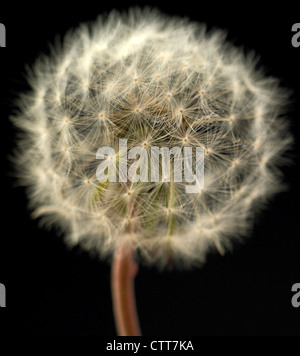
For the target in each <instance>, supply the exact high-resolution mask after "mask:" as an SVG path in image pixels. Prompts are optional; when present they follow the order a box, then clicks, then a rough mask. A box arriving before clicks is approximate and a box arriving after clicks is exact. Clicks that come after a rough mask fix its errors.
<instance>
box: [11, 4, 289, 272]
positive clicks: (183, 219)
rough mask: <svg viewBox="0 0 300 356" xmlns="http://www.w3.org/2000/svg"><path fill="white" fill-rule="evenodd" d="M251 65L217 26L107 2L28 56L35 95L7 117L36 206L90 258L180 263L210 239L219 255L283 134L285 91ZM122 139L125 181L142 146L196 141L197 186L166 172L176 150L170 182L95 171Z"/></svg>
mask: <svg viewBox="0 0 300 356" xmlns="http://www.w3.org/2000/svg"><path fill="white" fill-rule="evenodd" d="M256 64H257V61H256V60H255V58H254V56H253V55H248V56H245V55H244V53H243V52H242V51H241V50H240V49H237V48H234V47H233V46H231V45H230V44H228V43H226V41H225V34H224V33H223V32H222V31H216V30H214V31H211V32H207V31H206V28H205V26H204V25H201V24H197V23H192V22H190V21H188V20H187V19H181V18H178V17H168V16H165V15H162V14H160V13H159V12H158V11H153V10H149V9H148V10H139V9H131V10H130V11H129V12H128V14H119V13H118V12H112V13H111V14H110V15H109V16H108V17H99V18H98V20H97V21H96V22H95V23H93V24H89V25H81V26H80V27H79V29H78V30H77V31H75V32H73V33H71V34H69V35H67V36H66V38H65V40H64V42H63V45H62V46H61V48H59V49H58V48H57V50H54V51H53V53H52V55H51V56H49V57H45V56H44V57H42V58H40V59H39V60H38V61H37V63H36V64H35V66H34V68H33V71H32V72H31V73H30V74H29V81H30V83H31V85H32V91H31V92H30V93H29V94H23V95H21V99H20V102H19V104H18V107H19V111H18V112H17V113H16V114H15V115H14V117H13V121H14V122H15V124H16V125H17V126H19V127H20V128H21V129H22V130H23V131H22V134H21V136H20V138H19V141H18V147H19V154H18V158H17V163H18V168H19V175H20V178H21V182H22V183H23V184H25V185H26V186H28V192H29V197H30V203H31V208H32V209H33V211H34V216H36V217H43V219H42V221H44V222H45V223H47V224H52V223H55V224H57V225H58V226H59V227H60V228H61V229H62V231H63V232H64V234H65V237H66V242H67V243H68V244H70V245H74V244H77V243H79V244H81V246H83V247H84V248H86V249H88V250H89V251H96V252H97V253H99V255H100V256H109V255H110V254H111V253H112V252H114V250H115V249H116V248H118V247H120V246H122V245H131V246H133V247H134V248H137V249H138V251H139V252H140V256H141V259H142V261H147V262H149V263H155V264H157V265H159V266H165V265H167V263H168V261H169V260H170V258H171V259H172V261H174V262H175V263H177V264H178V265H180V266H191V265H193V264H196V263H202V262H204V261H205V256H206V254H207V252H208V251H209V250H210V249H214V248H216V249H217V250H218V251H219V252H220V253H224V252H225V251H226V249H228V248H229V247H230V246H231V243H232V241H233V239H236V238H241V237H242V236H245V235H246V234H247V232H248V230H249V228H250V227H251V217H252V216H253V213H255V212H256V210H257V208H259V207H260V206H261V205H262V203H263V202H264V201H265V200H266V198H268V197H269V196H271V195H272V194H274V193H275V192H276V191H277V190H279V189H281V182H280V173H279V170H278V165H279V163H281V162H282V159H283V154H284V152H285V151H286V150H287V148H288V147H289V145H290V143H291V138H290V135H289V133H288V130H287V125H286V122H285V121H284V119H283V118H282V117H281V115H282V107H283V105H284V104H285V102H286V98H287V96H286V94H285V92H284V91H282V90H281V89H279V85H278V81H277V80H275V79H273V78H265V77H264V74H263V73H262V72H261V71H258V70H257V69H256V66H257V65H256ZM120 139H127V151H126V153H127V154H128V153H129V150H130V149H131V148H133V147H135V148H136V147H143V148H144V149H145V152H146V155H140V156H138V155H137V156H136V161H138V162H139V164H140V166H139V164H137V165H135V166H132V163H133V161H134V160H130V159H129V160H128V162H127V165H128V167H127V168H128V172H127V173H128V174H129V172H130V170H131V173H132V172H133V173H135V174H136V177H138V176H139V173H140V169H141V164H143V163H144V164H146V163H147V164H148V166H149V165H150V161H151V157H150V156H151V153H152V151H151V148H152V147H158V148H159V149H161V148H163V147H165V148H169V149H172V148H173V147H179V148H180V149H181V150H182V152H183V151H184V148H185V147H191V148H193V149H194V150H195V149H196V147H198V148H199V147H200V148H201V149H202V152H203V153H204V185H203V186H201V189H200V190H199V191H198V192H196V193H187V191H186V186H187V185H188V184H191V185H193V184H197V183H198V182H197V181H196V182H194V183H193V182H191V183H187V182H185V181H184V179H183V180H182V182H177V181H175V179H174V178H172V177H173V173H174V171H175V170H176V169H177V171H178V166H176V167H177V168H176V167H175V158H174V159H172V158H171V159H170V172H171V174H170V176H171V178H170V179H169V180H166V179H163V178H164V177H163V173H162V172H160V173H159V178H160V179H159V180H158V181H154V182H153V181H152V182H151V179H150V178H149V181H148V182H147V181H142V179H140V180H138V181H137V182H132V181H130V180H129V179H127V180H125V181H120V179H117V181H116V182H110V181H109V180H107V181H103V182H101V181H99V179H97V174H96V172H97V168H98V167H99V164H100V162H102V161H101V160H100V161H99V159H97V157H96V154H97V151H98V149H99V148H101V147H110V148H113V149H114V150H115V154H113V155H112V156H111V157H110V159H111V160H112V161H113V162H114V161H115V162H116V173H117V175H118V173H121V172H120V167H119V166H118V163H119V162H120V156H121V154H123V153H124V152H121V149H120V146H119V144H120V141H119V140H120ZM193 152H194V151H193ZM107 159H108V157H107ZM180 162H181V163H182V164H181V166H179V167H181V168H179V169H180V170H181V171H180V172H177V173H180V174H182V175H183V176H184V174H185V172H184V157H183V156H182V157H181V161H180ZM194 168H195V167H194ZM148 177H150V170H149V172H148ZM140 178H141V177H140Z"/></svg>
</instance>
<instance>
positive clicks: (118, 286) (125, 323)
mask: <svg viewBox="0 0 300 356" xmlns="http://www.w3.org/2000/svg"><path fill="white" fill-rule="evenodd" d="M137 271H138V265H137V264H136V262H135V261H134V251H133V250H132V249H129V248H125V247H120V248H119V249H118V250H116V252H115V255H114V260H113V264H112V273H111V290H112V302H113V310H114V317H115V325H116V329H117V334H118V335H119V336H141V331H140V326H139V321H138V315H137V309H136V303H135V293H134V278H135V276H136V274H137Z"/></svg>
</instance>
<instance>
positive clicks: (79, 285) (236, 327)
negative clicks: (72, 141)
mask: <svg viewBox="0 0 300 356" xmlns="http://www.w3.org/2000/svg"><path fill="white" fill-rule="evenodd" d="M66 4H67V5H66ZM66 4H65V3H64V2H63V1H60V2H57V3H56V2H55V1H51V2H48V3H45V2H39V3H35V5H33V3H32V4H31V3H29V2H27V4H26V5H23V6H21V5H19V4H18V5H16V4H15V3H12V2H10V3H9V2H7V3H6V4H5V5H4V4H1V10H0V22H1V23H3V24H5V26H6V31H7V47H6V48H0V90H1V96H0V103H1V107H0V114H1V116H0V119H1V122H0V137H1V140H0V145H1V177H0V178H1V185H0V197H1V200H0V201H1V204H0V207H1V215H0V216H1V225H0V234H1V236H0V282H1V283H4V284H5V285H6V288H7V307H6V308H0V317H1V321H0V322H1V324H2V326H3V325H5V327H7V328H8V327H9V330H10V331H12V332H13V333H17V334H25V335H49V334H50V335H66V334H67V335H98V336H99V335H103V336H111V335H115V328H114V324H113V316H112V310H111V300H110V268H109V266H108V264H107V263H106V262H103V261H99V260H98V259H96V258H92V257H90V256H89V255H88V254H87V253H86V252H83V251H81V250H80V249H79V248H75V249H74V250H72V251H70V250H68V249H67V248H66V247H65V245H64V243H63V241H62V239H61V238H58V237H57V234H56V232H55V231H51V232H49V231H45V230H44V229H40V228H39V227H38V224H37V221H33V220H31V219H30V217H29V213H28V210H27V207H26V204H27V199H26V195H25V192H24V189H23V188H19V187H17V188H16V187H14V186H13V179H12V177H11V174H10V172H11V170H12V167H11V166H10V164H9V161H8V160H7V157H8V155H9V153H10V152H11V151H12V148H13V146H14V129H13V127H12V125H11V124H10V122H9V120H8V115H9V113H10V112H11V111H12V110H13V107H14V98H15V97H16V94H17V93H18V92H19V91H22V90H26V89H27V88H28V87H27V84H26V80H25V78H24V73H25V70H24V65H25V64H26V63H28V64H31V63H33V61H34V60H35V58H36V57H37V56H38V54H39V53H40V52H47V50H48V43H49V42H50V43H51V42H53V41H54V39H55V37H56V35H57V34H61V35H63V34H65V32H66V31H67V30H68V29H69V28H70V27H76V26H77V24H78V23H79V22H84V21H89V20H94V19H95V18H96V16H97V15H98V14H100V13H102V12H105V11H109V10H111V9H113V8H118V9H126V8H127V7H128V5H134V4H137V2H128V1H123V2H122V5H120V4H119V3H117V2H116V1H110V2H105V3H103V2H102V3H101V2H98V1H89V0H86V1H85V2H84V3H81V4H80V5H79V3H77V4H76V3H75V2H74V3H73V5H72V3H70V2H66ZM139 4H140V3H139ZM147 4H149V5H154V6H157V7H158V8H159V9H161V10H163V11H164V12H166V13H167V14H176V15H179V16H188V17H190V18H191V19H192V20H197V21H201V22H205V23H206V24H207V25H208V27H209V28H212V27H219V28H222V29H226V30H228V39H229V40H231V41H233V42H234V43H235V44H237V45H243V46H244V48H245V49H246V50H251V49H254V50H255V51H256V53H257V54H259V55H260V56H261V58H262V60H261V63H262V64H263V65H264V67H265V68H266V71H267V74H269V75H273V76H276V77H279V78H280V79H281V81H282V85H283V86H286V87H288V88H290V89H292V91H293V93H294V94H293V100H294V104H293V105H292V106H291V108H290V113H289V116H290V121H291V128H292V131H293V133H294V136H295V138H296V144H295V148H294V153H293V157H294V158H293V161H294V165H293V166H291V167H288V168H285V177H286V182H287V183H288V185H289V191H287V192H284V193H280V194H278V195H277V196H276V197H275V198H274V199H273V200H272V201H271V202H270V203H269V205H268V209H266V210H265V211H264V212H263V213H262V214H260V215H259V216H258V217H257V219H256V222H255V226H254V229H253V232H252V234H251V235H250V237H249V239H248V240H247V241H246V243H245V244H243V245H239V246H235V248H234V250H233V252H232V253H228V254H227V255H226V256H225V257H221V256H219V255H217V254H211V255H210V256H209V258H208V261H207V264H206V265H205V266H204V267H202V268H198V269H194V270H192V271H189V272H176V271H170V272H163V273H160V272H158V271H156V270H155V269H150V268H145V267H140V270H139V274H138V276H137V278H136V297H137V306H138V310H139V315H140V321H141V326H142V330H143V333H144V335H300V308H298V309H295V308H293V307H292V305H291V297H292V292H291V287H292V285H293V284H294V283H297V282H298V283H300V236H299V216H298V215H299V211H300V208H299V201H298V199H299V198H300V195H299V185H298V182H299V171H298V165H299V158H298V152H299V139H300V133H299V114H300V96H299V95H300V71H299V63H300V47H299V48H294V47H292V45H291V37H292V32H291V27H292V25H293V24H294V23H296V22H300V15H299V13H298V16H297V11H295V9H294V8H293V7H292V6H290V5H289V4H288V3H287V2H284V3H283V5H282V4H281V5H280V7H277V6H276V5H272V7H270V8H268V7H261V6H260V5H259V4H254V3H253V2H247V3H246V2H240V3H239V5H233V4H232V5H231V4H229V3H228V2H226V6H220V4H219V3H215V2H213V1H210V2H207V1H206V2H205V6H204V5H203V2H189V1H184V2H180V3H178V4H177V5H176V3H175V2H174V3H172V4H171V3H169V4H167V3H164V2H162V1H160V2H158V1H157V2H153V1H148V2H147Z"/></svg>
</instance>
